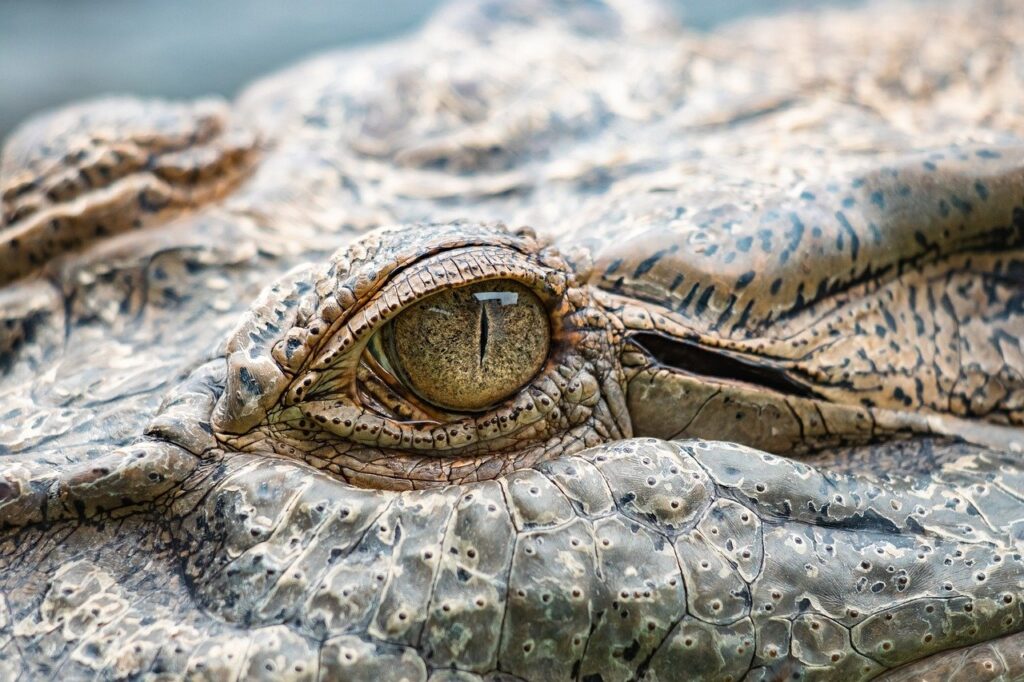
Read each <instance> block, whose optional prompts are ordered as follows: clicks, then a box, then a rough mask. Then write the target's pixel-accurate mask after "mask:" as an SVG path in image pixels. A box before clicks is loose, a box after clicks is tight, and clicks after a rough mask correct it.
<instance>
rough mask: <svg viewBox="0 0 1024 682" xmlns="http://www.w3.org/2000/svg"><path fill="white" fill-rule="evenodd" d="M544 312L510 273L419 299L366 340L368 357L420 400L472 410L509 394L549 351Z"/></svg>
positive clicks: (532, 295) (476, 409)
mask: <svg viewBox="0 0 1024 682" xmlns="http://www.w3.org/2000/svg"><path fill="white" fill-rule="evenodd" d="M550 335H551V334H550V329H549V323H548V316H547V311H546V310H545V308H544V306H543V305H542V304H541V302H540V300H539V299H538V298H537V295H536V294H534V293H533V292H532V291H531V290H530V289H529V288H527V287H526V286H524V285H522V284H520V283H519V282H515V281H512V280H489V281H483V282H476V283H474V284H469V285H466V286H463V287H458V288H453V289H448V290H446V291H442V292H439V293H437V294H434V295H433V296H430V297H428V298H425V299H423V300H422V301H420V302H418V303H416V304H415V305H413V306H412V307H410V308H409V309H407V310H405V311H403V312H402V313H400V314H399V315H398V316H397V317H396V318H394V319H393V320H391V321H390V322H389V323H388V324H387V325H386V326H385V327H384V328H382V329H381V331H380V332H379V333H378V334H377V335H376V336H375V338H374V340H373V341H371V344H370V350H371V353H373V355H374V357H375V358H376V359H377V361H378V362H380V363H381V364H382V365H384V367H385V369H387V370H389V371H390V372H392V373H393V374H394V375H395V376H397V377H398V378H399V380H400V381H401V382H402V383H403V384H405V386H406V387H407V388H408V389H409V390H411V391H412V392H413V393H415V394H416V395H417V396H419V398H421V399H422V400H424V401H426V402H428V403H430V404H431V405H433V406H435V407H438V408H440V409H444V410H452V411H456V412H476V411H480V410H484V409H487V408H488V407H491V406H492V405H494V404H495V403H497V402H500V401H501V400H503V399H505V398H508V397H509V396H511V395H513V394H514V393H516V392H517V391H518V390H519V389H521V388H522V387H523V385H524V384H526V383H527V382H528V381H529V380H530V379H532V378H533V377H534V375H536V374H537V372H538V371H540V369H541V367H543V365H544V362H545V360H546V359H547V356H548V346H549V343H550Z"/></svg>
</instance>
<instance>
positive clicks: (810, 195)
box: [800, 190, 818, 201]
mask: <svg viewBox="0 0 1024 682" xmlns="http://www.w3.org/2000/svg"><path fill="white" fill-rule="evenodd" d="M800 198H801V199H803V200H804V201H814V200H815V199H817V198H818V197H816V196H814V192H808V191H807V190H804V191H803V192H800Z"/></svg>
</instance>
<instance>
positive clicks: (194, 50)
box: [0, 0, 858, 138]
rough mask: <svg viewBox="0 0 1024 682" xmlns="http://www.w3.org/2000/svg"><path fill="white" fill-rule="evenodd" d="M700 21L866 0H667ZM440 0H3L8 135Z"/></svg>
mask: <svg viewBox="0 0 1024 682" xmlns="http://www.w3.org/2000/svg"><path fill="white" fill-rule="evenodd" d="M667 1H668V2H669V3H670V4H671V5H672V6H673V7H674V8H675V9H676V10H677V11H678V13H679V14H680V16H681V17H682V18H683V20H684V21H685V22H686V23H687V24H688V25H690V26H691V27H694V28H696V29H699V30H708V29H711V28H713V27H714V26H716V25H718V24H721V23H723V22H726V21H730V20H732V19H735V18H738V17H740V16H744V15H749V14H755V13H756V14H767V13H772V12H777V11H782V10H784V9H792V8H810V7H816V6H821V5H826V4H832V5H835V4H847V5H849V4H855V3H856V2H857V1H858V0H667ZM440 4H441V0H383V1H378V2H374V1H372V0H303V1H302V2H298V3H285V2H281V1H280V0H176V1H172V2H168V1H166V0H0V138H3V137H5V136H6V135H7V133H8V132H10V130H11V129H12V128H13V127H14V126H15V125H16V124H17V123H18V122H19V121H21V120H22V119H24V118H25V117H26V116H28V115H29V114H32V113H34V112H37V111H39V110H41V109H46V108H49V107H53V106H57V105H60V104H64V103H66V102H69V101H71V100H75V99H80V98H82V97H90V96H94V95H99V94H105V93H133V94H138V95H152V96H162V97H194V96H197V95H203V94H209V93H219V94H222V95H225V96H228V97H230V96H233V95H234V94H235V93H236V92H237V91H238V90H239V89H240V88H242V87H243V86H244V85H245V84H246V83H248V82H249V81H250V80H252V79H253V78H256V77H258V76H260V75H263V74H264V73H267V72H268V71H270V70H272V69H275V68H277V67H280V66H284V65H286V64H289V63H291V62H294V61H297V60H299V59H301V58H303V57H305V56H307V55H309V54H312V53H314V52H317V51H319V50H323V49H326V48H332V47H340V46H345V45H356V44H359V43H367V42H374V41H378V40H381V39H382V38H389V37H394V36H396V35H399V34H401V33H405V32H409V31H412V30H414V29H415V28H416V27H417V26H419V25H420V24H422V23H423V22H424V21H425V20H426V19H427V18H428V17H429V16H430V14H431V13H432V11H433V10H434V9H435V8H436V7H437V6H438V5H440Z"/></svg>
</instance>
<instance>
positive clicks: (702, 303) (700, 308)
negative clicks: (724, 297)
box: [693, 285, 715, 315]
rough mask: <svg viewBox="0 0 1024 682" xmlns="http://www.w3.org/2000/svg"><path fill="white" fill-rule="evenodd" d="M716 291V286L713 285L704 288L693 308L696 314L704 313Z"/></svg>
mask: <svg viewBox="0 0 1024 682" xmlns="http://www.w3.org/2000/svg"><path fill="white" fill-rule="evenodd" d="M714 293H715V286H714V285H711V286H709V287H708V288H707V289H705V290H704V293H703V294H701V295H700V298H698V299H697V305H696V306H695V307H694V309H693V314H694V315H703V314H704V311H705V310H707V307H708V302H709V301H710V300H711V295H712V294H714Z"/></svg>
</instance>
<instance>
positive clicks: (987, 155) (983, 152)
mask: <svg viewBox="0 0 1024 682" xmlns="http://www.w3.org/2000/svg"><path fill="white" fill-rule="evenodd" d="M974 155H975V156H977V157H978V158H979V159H1001V158H1003V155H1002V154H1000V153H999V152H994V151H992V150H991V149H979V150H978V151H976V152H974Z"/></svg>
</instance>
